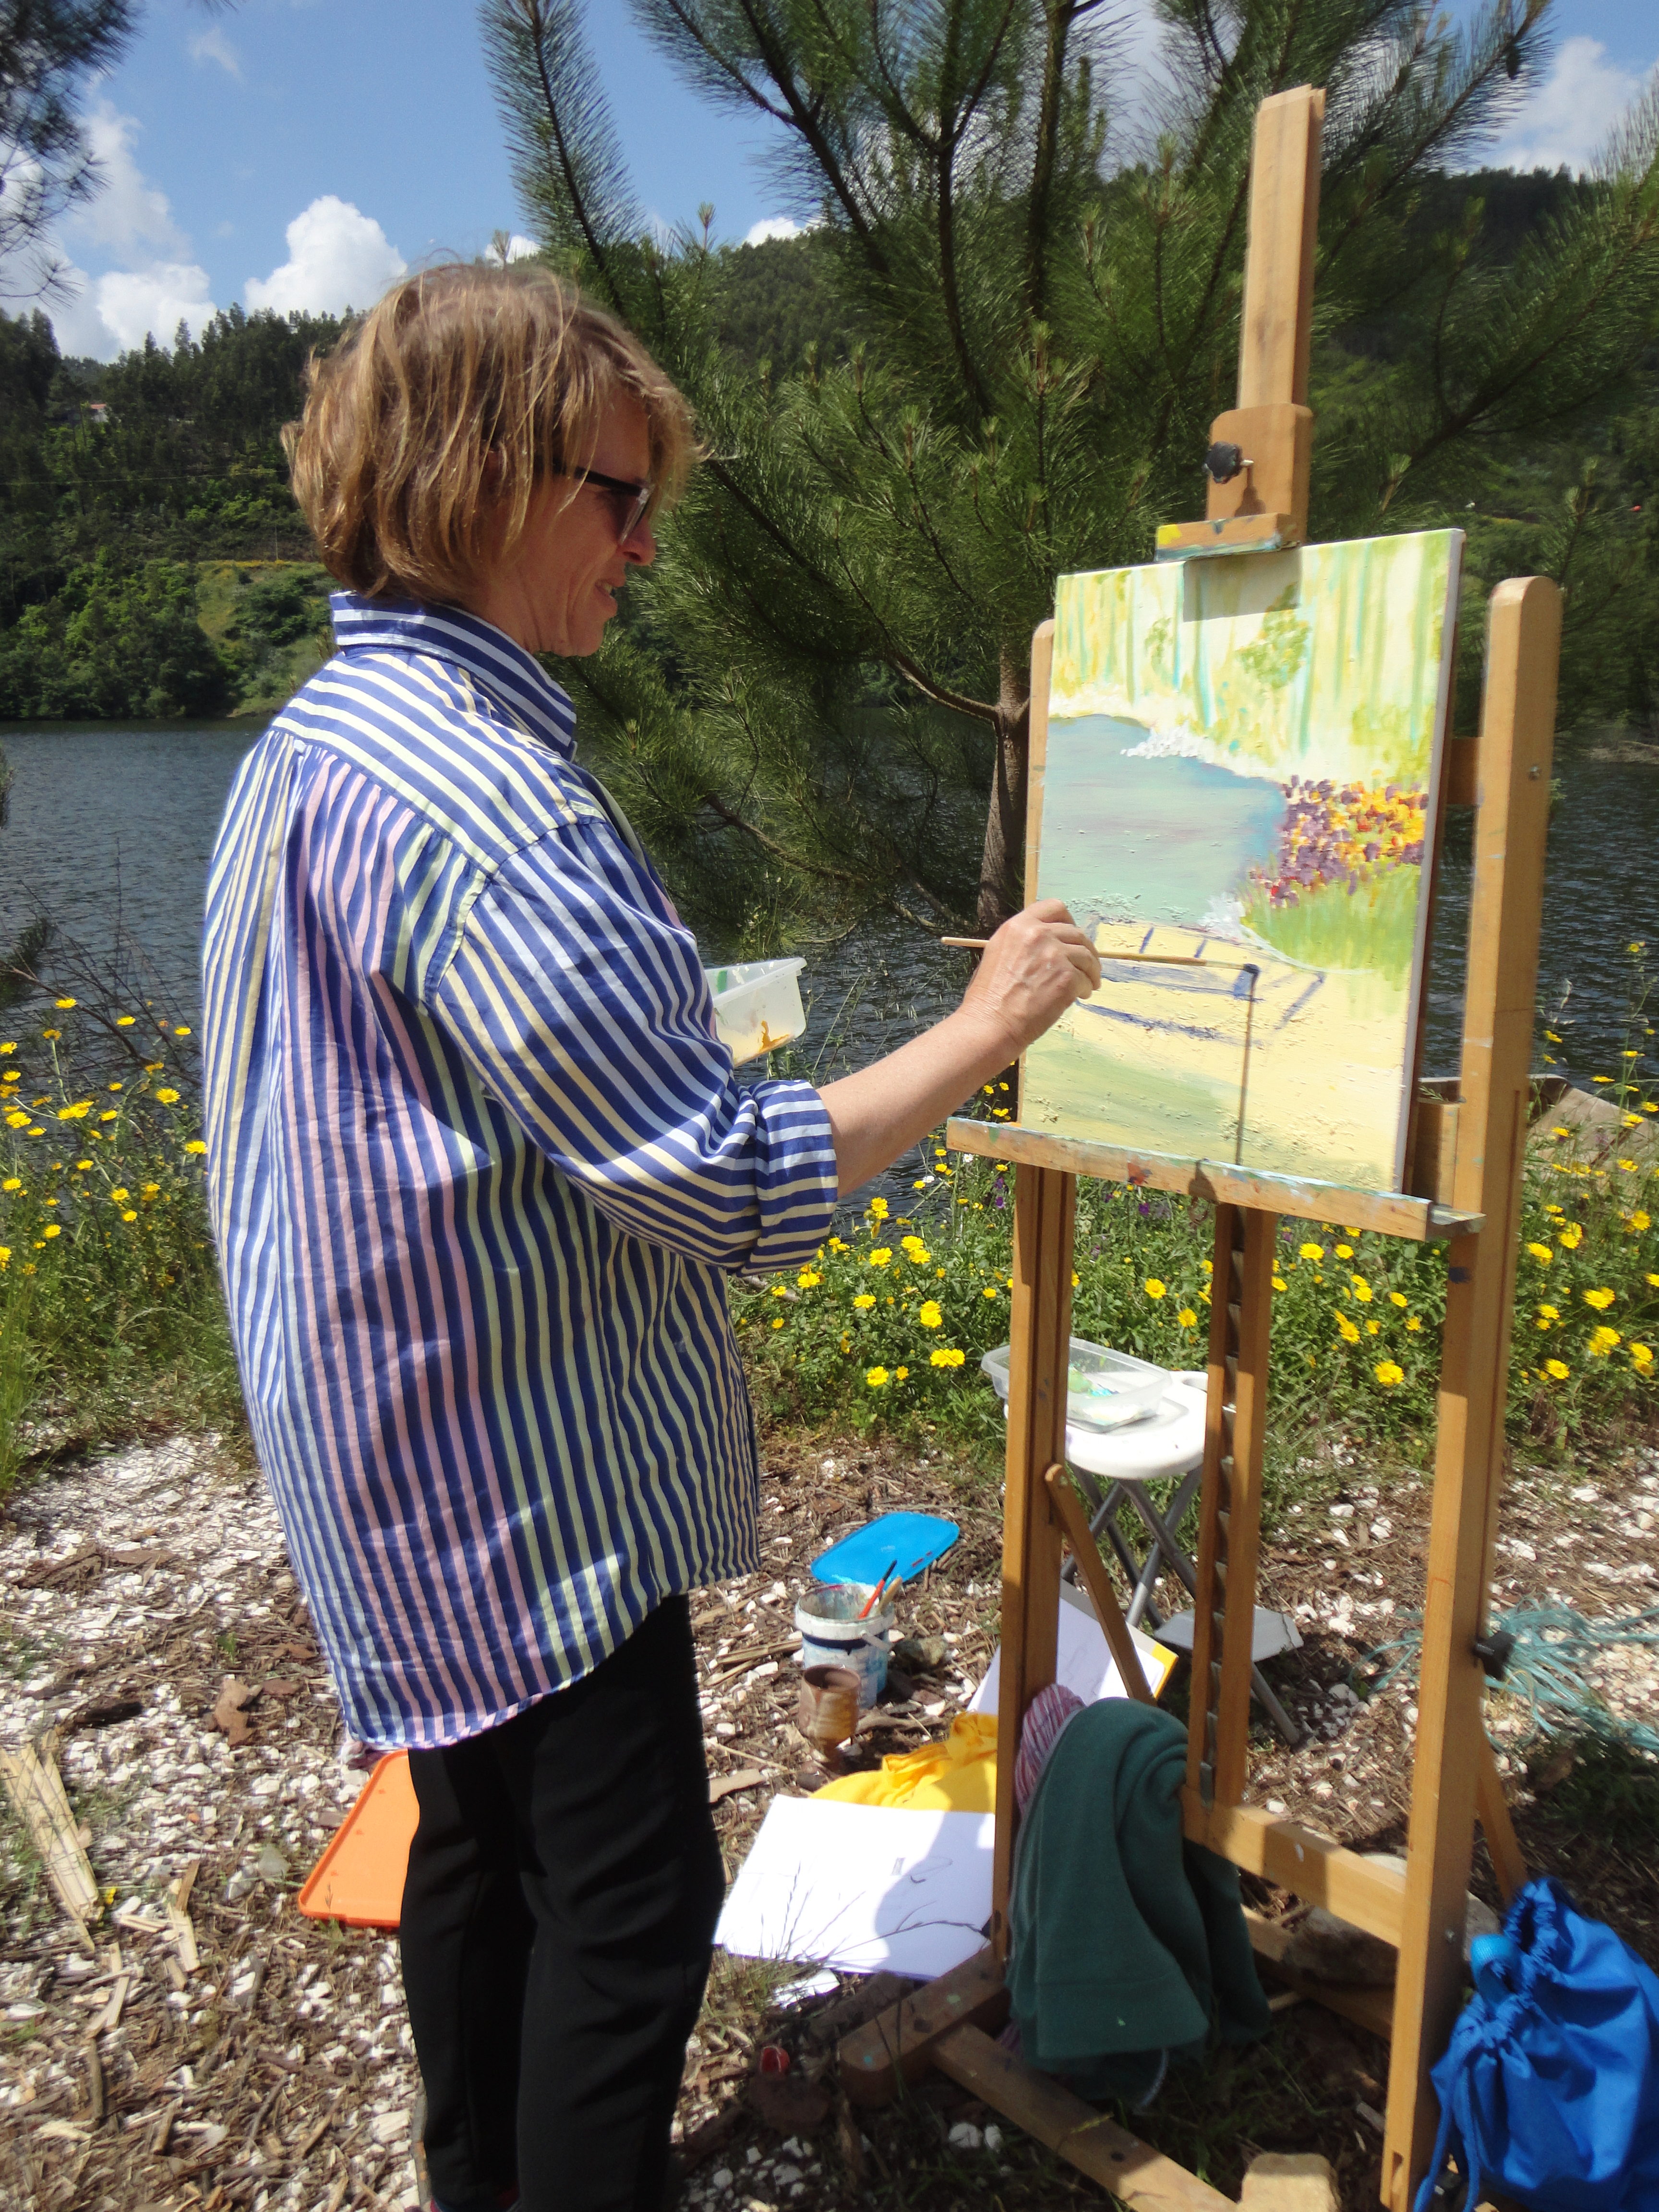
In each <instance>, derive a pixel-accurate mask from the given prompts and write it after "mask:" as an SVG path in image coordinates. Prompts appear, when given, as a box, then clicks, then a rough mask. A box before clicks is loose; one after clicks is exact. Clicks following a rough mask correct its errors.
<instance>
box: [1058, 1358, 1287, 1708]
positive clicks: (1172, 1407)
mask: <svg viewBox="0 0 1659 2212" xmlns="http://www.w3.org/2000/svg"><path fill="white" fill-rule="evenodd" d="M1207 1389H1208V1377H1207V1376H1206V1375H1205V1374H1204V1373H1203V1372H1202V1371H1201V1370H1200V1371H1199V1372H1196V1373H1188V1374H1181V1375H1176V1376H1173V1377H1172V1378H1171V1387H1170V1389H1169V1390H1168V1392H1166V1394H1165V1395H1164V1401H1163V1402H1162V1404H1161V1405H1159V1407H1158V1409H1157V1411H1156V1412H1155V1413H1149V1414H1148V1415H1147V1416H1146V1418H1145V1419H1142V1420H1139V1421H1129V1422H1126V1423H1125V1425H1123V1426H1122V1427H1121V1428H1116V1429H1085V1428H1080V1427H1073V1426H1072V1425H1067V1427H1066V1464H1067V1465H1068V1466H1069V1467H1071V1468H1073V1469H1074V1470H1075V1471H1076V1472H1077V1473H1078V1474H1080V1475H1082V1476H1083V1477H1084V1485H1083V1487H1084V1492H1085V1497H1086V1498H1088V1499H1089V1502H1090V1509H1091V1510H1090V1517H1089V1526H1090V1527H1091V1529H1092V1530H1093V1531H1094V1533H1095V1534H1096V1535H1097V1536H1099V1535H1102V1534H1103V1535H1104V1536H1105V1538H1106V1540H1107V1541H1108V1542H1109V1544H1110V1546H1111V1547H1112V1550H1113V1552H1114V1553H1115V1556H1116V1559H1117V1562H1118V1565H1120V1566H1121V1568H1122V1570H1123V1572H1124V1575H1125V1577H1127V1581H1128V1584H1129V1607H1128V1612H1127V1616H1126V1617H1127V1620H1128V1622H1129V1624H1130V1626H1131V1627H1135V1626H1139V1623H1140V1622H1141V1621H1142V1620H1146V1623H1147V1625H1148V1626H1149V1627H1150V1628H1151V1629H1152V1631H1153V1632H1154V1633H1155V1634H1157V1635H1158V1637H1159V1638H1160V1639H1161V1640H1162V1641H1163V1642H1164V1643H1166V1644H1170V1645H1172V1646H1173V1647H1175V1648H1176V1649H1178V1650H1187V1651H1190V1650H1192V1643H1193V1621H1194V1615H1193V1614H1192V1613H1178V1614H1176V1615H1175V1616H1174V1617H1173V1618H1172V1619H1170V1620H1167V1621H1166V1620H1163V1618H1162V1617H1161V1616H1160V1614H1159V1613H1158V1608H1157V1607H1156V1606H1155V1605H1154V1604H1153V1603H1152V1592H1153V1590H1154V1589H1156V1587H1157V1584H1158V1577H1159V1575H1160V1574H1161V1573H1162V1572H1163V1571H1164V1566H1165V1565H1166V1564H1167V1565H1168V1566H1169V1567H1170V1569H1171V1570H1172V1571H1174V1573H1175V1574H1176V1576H1177V1577H1179V1579H1180V1581H1181V1582H1182V1584H1183V1585H1184V1586H1185V1588H1186V1589H1188V1591H1189V1592H1190V1593H1191V1595H1193V1596H1194V1598H1196V1597H1197V1595H1198V1569H1197V1565H1196V1564H1195V1563H1194V1560H1193V1559H1190V1558H1189V1557H1188V1554H1187V1553H1185V1552H1184V1551H1182V1547H1181V1545H1180V1542H1179V1541H1178V1540H1177V1538H1176V1530H1177V1529H1178V1528H1180V1526H1181V1523H1182V1519H1183V1518H1184V1517H1185V1515H1186V1512H1187V1509H1188V1506H1189V1505H1190V1504H1192V1502H1193V1499H1194V1496H1195V1495H1196V1493H1197V1491H1198V1486H1199V1484H1200V1481H1201V1480H1202V1479H1203V1473H1204V1409H1205V1397H1206V1390H1207ZM1161 1481H1173V1482H1174V1484H1175V1491H1174V1493H1173V1495H1172V1496H1171V1498H1170V1502H1169V1504H1168V1505H1167V1506H1166V1507H1165V1508H1164V1510H1162V1511H1161V1512H1160V1510H1158V1506H1157V1505H1156V1504H1154V1503H1153V1501H1152V1498H1150V1497H1149V1496H1148V1495H1147V1492H1146V1485H1147V1484H1148V1483H1149V1482H1161ZM1103 1484H1104V1485H1105V1488H1104V1490H1103V1488H1102V1485H1103ZM1125 1504H1130V1505H1133V1507H1134V1509H1135V1511H1136V1512H1137V1514H1139V1516H1140V1519H1141V1521H1142V1522H1144V1524H1145V1526H1146V1533H1147V1534H1148V1536H1149V1537H1150V1538H1151V1540H1152V1541H1151V1542H1150V1543H1149V1544H1148V1546H1147V1547H1146V1556H1145V1558H1144V1559H1136V1558H1135V1556H1134V1553H1133V1551H1132V1550H1131V1549H1130V1547H1129V1544H1128V1541H1127V1539H1126V1537H1125V1536H1124V1534H1123V1531H1122V1529H1121V1527H1120V1526H1119V1524H1118V1515H1119V1514H1120V1513H1121V1510H1122V1509H1123V1507H1124V1505H1125ZM1065 1571H1066V1577H1067V1579H1068V1580H1073V1581H1074V1580H1075V1579H1076V1575H1077V1564H1076V1562H1075V1560H1068V1561H1067V1563H1066V1570H1065ZM1301 1641H1302V1638H1300V1637H1299V1636H1298V1635H1297V1632H1296V1625H1295V1623H1294V1622H1293V1621H1292V1620H1291V1619H1290V1617H1289V1616H1288V1615H1287V1614H1285V1613H1273V1612H1271V1611H1269V1610H1268V1608H1267V1607H1265V1606H1257V1607H1256V1608H1255V1623H1254V1626H1253V1632H1252V1635H1251V1638H1250V1656H1251V1659H1252V1661H1253V1662H1254V1661H1256V1660H1261V1659H1270V1658H1272V1657H1273V1656H1275V1655H1276V1654H1277V1653H1279V1652H1280V1651H1289V1650H1295V1649H1296V1648H1297V1645H1299V1644H1300V1643H1301ZM1250 1680H1251V1686H1252V1687H1253V1688H1254V1690H1255V1694H1256V1696H1257V1697H1258V1698H1259V1699H1261V1704H1262V1705H1263V1707H1264V1708H1265V1710H1266V1711H1267V1716H1268V1717H1269V1718H1270V1719H1271V1720H1272V1722H1273V1726H1274V1727H1275V1728H1276V1729H1278V1730H1279V1734H1280V1735H1282V1736H1283V1737H1284V1738H1285V1741H1286V1742H1287V1743H1288V1744H1290V1745H1291V1747H1295V1746H1296V1745H1297V1744H1298V1743H1300V1742H1301V1741H1302V1731H1301V1729H1299V1728H1297V1725H1296V1723H1295V1722H1294V1721H1293V1720H1292V1719H1291V1717H1290V1715H1289V1714H1288V1713H1287V1712H1286V1711H1285V1708H1284V1706H1283V1705H1281V1704H1280V1703H1279V1699H1277V1698H1276V1697H1275V1696H1274V1695H1273V1691H1272V1689H1271V1688H1270V1687H1269V1686H1268V1685H1267V1681H1266V1680H1265V1679H1264V1677H1263V1675H1262V1673H1261V1668H1260V1667H1259V1666H1256V1665H1254V1664H1253V1665H1252V1667H1251V1669H1250Z"/></svg>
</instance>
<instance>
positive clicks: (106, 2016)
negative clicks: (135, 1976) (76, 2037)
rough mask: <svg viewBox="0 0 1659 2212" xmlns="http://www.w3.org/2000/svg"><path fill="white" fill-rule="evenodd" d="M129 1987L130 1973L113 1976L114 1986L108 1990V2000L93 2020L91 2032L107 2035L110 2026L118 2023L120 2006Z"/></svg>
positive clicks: (122, 2004) (123, 2002)
mask: <svg viewBox="0 0 1659 2212" xmlns="http://www.w3.org/2000/svg"><path fill="white" fill-rule="evenodd" d="M131 1987H132V1976H131V1974H125V1973H123V1974H118V1975H117V1976H116V1977H115V1987H114V1988H113V1989H112V1990H111V1991H110V1996H109V2002H108V2003H107V2004H106V2006H105V2007H104V2009H103V2010H102V2012H100V2014H99V2015H98V2017H97V2019H96V2020H95V2021H94V2022H93V2027H92V2032H93V2033H94V2035H107V2034H108V2033H109V2032H110V2030H111V2029H112V2027H116V2026H118V2023H119V2021H120V2018H121V2008H122V2007H123V2006H124V2005H125V2003H126V2001H127V1991H128V1990H130V1989H131Z"/></svg>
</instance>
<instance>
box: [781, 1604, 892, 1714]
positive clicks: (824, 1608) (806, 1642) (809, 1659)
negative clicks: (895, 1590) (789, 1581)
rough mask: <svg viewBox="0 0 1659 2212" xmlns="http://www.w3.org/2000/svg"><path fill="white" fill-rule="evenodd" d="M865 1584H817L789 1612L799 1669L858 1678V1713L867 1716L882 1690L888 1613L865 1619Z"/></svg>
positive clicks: (886, 1609) (887, 1608) (885, 1610)
mask: <svg viewBox="0 0 1659 2212" xmlns="http://www.w3.org/2000/svg"><path fill="white" fill-rule="evenodd" d="M872 1588H873V1585H872V1583H821V1584H820V1585H819V1586H818V1587H817V1589H815V1590H814V1591H813V1592H812V1595H811V1597H810V1598H807V1599H805V1600H803V1601H802V1602H801V1603H800V1604H799V1605H798V1606H797V1607H795V1626H796V1627H797V1628H798V1629H799V1631H800V1663H801V1665H802V1666H803V1667H848V1668H851V1669H852V1671H853V1673H854V1674H856V1675H857V1676H858V1678H859V1711H860V1712H861V1713H867V1712H868V1711H869V1710H870V1708H871V1706H872V1705H874V1704H875V1702H876V1699H878V1697H879V1696H880V1695H881V1693H882V1692H883V1691H884V1689H885V1688H886V1687H887V1639H888V1637H889V1636H890V1634H891V1632H892V1627H893V1608H892V1607H891V1605H890V1604H889V1605H884V1606H881V1607H879V1608H878V1610H877V1611H876V1612H874V1613H872V1614H871V1615H870V1617H869V1619H868V1620H860V1619H859V1615H860V1613H861V1612H862V1611H863V1610H864V1607H866V1605H867V1604H868V1603H869V1601H870V1595H871V1591H872Z"/></svg>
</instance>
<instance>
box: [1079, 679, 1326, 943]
mask: <svg viewBox="0 0 1659 2212" xmlns="http://www.w3.org/2000/svg"><path fill="white" fill-rule="evenodd" d="M1147 734H1148V733H1147V732H1146V728H1145V726H1143V725H1142V724H1140V723H1139V722H1129V721H1120V720H1116V719H1115V718H1114V717H1112V716H1110V715H1106V714H1086V715H1080V716H1079V718H1078V719H1077V720H1075V721H1069V720H1068V721H1066V722H1060V723H1056V724H1055V725H1054V727H1053V728H1052V729H1051V730H1050V732H1049V735H1048V767H1047V770H1046V773H1045V781H1044V789H1043V800H1042V890H1043V894H1044V896H1046V897H1050V898H1063V899H1064V900H1065V901H1066V904H1067V905H1068V906H1069V907H1070V908H1071V909H1072V911H1073V914H1074V915H1077V917H1078V919H1079V921H1083V922H1084V923H1085V927H1086V926H1087V925H1088V923H1089V922H1091V921H1118V920H1123V921H1127V920H1129V919H1131V918H1133V919H1134V920H1137V921H1152V922H1173V923H1177V924H1179V923H1186V924H1188V925H1194V924H1199V923H1201V922H1203V921H1205V919H1206V916H1209V915H1212V914H1213V913H1214V912H1215V911H1216V909H1217V908H1218V904H1219V903H1220V902H1222V901H1223V900H1224V899H1225V898H1226V897H1227V896H1229V895H1233V896H1242V895H1243V889H1244V885H1245V883H1246V880H1247V878H1248V877H1249V872H1250V870H1251V868H1252V867H1253V866H1259V867H1262V868H1265V869H1268V870H1271V869H1272V867H1273V861H1274V859H1275V856H1276V854H1277V853H1278V850H1279V826H1280V824H1281V823H1283V821H1284V819H1285V794H1284V792H1283V791H1282V790H1281V789H1280V787H1279V785H1278V784H1276V783H1269V782H1267V781H1265V780H1264V779H1262V778H1261V777H1258V776H1243V775H1234V774H1232V772H1231V770H1230V769H1225V768H1216V767H1212V765H1211V763H1209V762H1207V761H1197V760H1186V759H1183V758H1182V757H1180V756H1178V755H1162V756H1155V757H1152V758H1151V759H1147V758H1146V757H1144V756H1143V757H1139V758H1134V757H1131V749H1132V748H1133V747H1134V746H1136V745H1139V744H1144V743H1145V742H1146V737H1147Z"/></svg>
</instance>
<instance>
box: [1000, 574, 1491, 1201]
mask: <svg viewBox="0 0 1659 2212" xmlns="http://www.w3.org/2000/svg"><path fill="white" fill-rule="evenodd" d="M1462 543H1463V541H1462V532H1459V531H1455V530H1443V531H1432V532H1419V533H1415V534H1411V535H1402V536H1401V537H1397V538H1368V539H1364V540H1360V541H1358V542H1356V543H1352V544H1330V545H1307V546H1302V547H1298V548H1295V549H1292V550H1285V551H1282V552H1267V553H1258V554H1255V555H1253V556H1250V557H1249V558H1245V559H1237V558H1236V559H1231V560H1225V559H1224V560H1205V559H1197V560H1186V561H1178V562H1157V563H1154V564H1152V565H1149V566H1147V567H1144V568H1121V569H1112V570H1107V571H1104V572H1102V573H1099V574H1092V575H1080V576H1066V577H1062V578H1061V579H1060V584H1059V588H1058V592H1057V596H1056V603H1055V609H1054V657H1053V674H1052V678H1051V684H1050V690H1049V697H1048V732H1047V744H1046V748H1045V753H1044V758H1043V762H1042V799H1041V817H1040V821H1039V822H1038V824H1037V829H1036V856H1037V861H1036V872H1037V882H1036V896H1041V897H1043V898H1061V899H1064V900H1065V901H1066V904H1067V905H1068V906H1069V907H1070V908H1071V909H1072V911H1073V914H1074V915H1076V917H1077V918H1078V920H1079V921H1080V922H1081V923H1082V924H1083V926H1084V927H1085V928H1086V929H1087V930H1088V931H1089V933H1090V934H1091V937H1092V938H1093V939H1094V942H1095V944H1096V945H1097V947H1098V949H1099V950H1100V951H1102V952H1103V953H1108V954H1110V955H1111V956H1113V957H1111V958H1110V959H1109V961H1108V962H1107V963H1106V968H1105V972H1104V975H1103V980H1102V982H1101V986H1100V988H1099V989H1098V990H1097V992H1095V994H1093V996H1092V997H1091V998H1090V999H1088V1000H1085V1001H1084V1002H1082V1003H1081V1004H1080V1005H1079V1006H1078V1007H1077V1008H1076V1009H1075V1010H1074V1011H1073V1012H1070V1013H1068V1014H1067V1015H1066V1017H1065V1018H1063V1019H1062V1020H1061V1021H1060V1023H1059V1024H1056V1026H1055V1027H1054V1029H1053V1030H1050V1031H1049V1033H1048V1036H1045V1037H1044V1038H1042V1040H1041V1041H1040V1042H1038V1043H1037V1044H1036V1045H1034V1046H1033V1047H1032V1048H1030V1051H1029V1052H1028V1054H1026V1059H1025V1089H1024V1097H1023V1099H1022V1109H1021V1112H1022V1119H1023V1121H1024V1122H1025V1123H1026V1125H1027V1126H1028V1127H1044V1128H1048V1129H1051V1130H1053V1131H1054V1133H1055V1134H1056V1135H1060V1136H1065V1137H1077V1138H1085V1139H1095V1140H1097V1141H1102V1142H1105V1143H1109V1144H1115V1145H1121V1146H1127V1147H1131V1148H1133V1149H1135V1150H1138V1151H1145V1152H1160V1153H1167V1154H1172V1155H1175V1156H1176V1157H1179V1158H1192V1159H1204V1160H1214V1161H1226V1162H1231V1163H1234V1164H1239V1165H1242V1166H1243V1167H1244V1168H1247V1169H1254V1170H1258V1171H1266V1172H1271V1173H1277V1174H1287V1175H1293V1176H1304V1177H1310V1178H1315V1179H1317V1180H1319V1181H1321V1182H1331V1183H1338V1184H1343V1185H1346V1186H1349V1187H1352V1188H1357V1189H1364V1190H1382V1191H1397V1190H1400V1189H1401V1188H1403V1180H1404V1173H1405V1155H1406V1143H1407V1123H1408V1119H1409V1104H1410V1090H1411V1076H1412V1067H1413V1057H1414V1052H1415V1043H1416V1037H1417V1030H1418V1012H1419V1002H1420V999H1421V994H1422V989H1423V977H1424V969H1425V959H1426V949H1427V947H1426V939H1427V921H1428V912H1429V881H1430V875H1431V867H1430V860H1431V856H1432V854H1433V851H1434V836H1435V828H1436V823H1435V812H1436V807H1437V798H1438V793H1439V788H1440V781H1441V779H1440V775H1439V764H1440V748H1441V744H1442V739H1443V731H1444V727H1445V721H1446V702H1447V695H1448V690H1449V683H1450V677H1451V661H1452V649H1453V640H1454V634H1455V611H1456V604H1457V592H1458V582H1459V567H1460V557H1461V554H1462Z"/></svg>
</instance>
